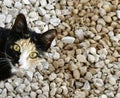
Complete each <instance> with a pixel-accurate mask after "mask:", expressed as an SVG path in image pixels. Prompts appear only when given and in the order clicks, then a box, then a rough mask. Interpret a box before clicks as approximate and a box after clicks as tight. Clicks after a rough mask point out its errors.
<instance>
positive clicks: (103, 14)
mask: <svg viewBox="0 0 120 98" xmlns="http://www.w3.org/2000/svg"><path fill="white" fill-rule="evenodd" d="M100 15H101V16H102V17H103V16H105V15H106V11H105V10H104V9H103V8H100Z"/></svg>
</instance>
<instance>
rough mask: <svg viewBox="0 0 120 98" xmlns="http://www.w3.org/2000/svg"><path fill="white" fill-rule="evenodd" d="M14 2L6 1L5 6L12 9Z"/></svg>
mask: <svg viewBox="0 0 120 98" xmlns="http://www.w3.org/2000/svg"><path fill="white" fill-rule="evenodd" d="M12 2H13V1H12V0H4V1H3V4H4V5H6V6H7V7H12Z"/></svg>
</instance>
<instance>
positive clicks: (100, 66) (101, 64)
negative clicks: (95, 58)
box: [95, 61, 105, 68]
mask: <svg viewBox="0 0 120 98" xmlns="http://www.w3.org/2000/svg"><path fill="white" fill-rule="evenodd" d="M104 66H105V63H104V61H99V62H97V63H96V64H95V67H97V68H103V67H104Z"/></svg>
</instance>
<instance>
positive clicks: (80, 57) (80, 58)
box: [76, 54, 87, 63]
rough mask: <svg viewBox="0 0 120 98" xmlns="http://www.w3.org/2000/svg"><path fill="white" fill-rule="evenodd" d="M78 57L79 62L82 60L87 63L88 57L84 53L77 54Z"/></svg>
mask: <svg viewBox="0 0 120 98" xmlns="http://www.w3.org/2000/svg"><path fill="white" fill-rule="evenodd" d="M76 58H77V60H78V61H79V62H82V63H85V62H86V61H87V60H86V57H85V56H84V55H81V54H79V55H77V57H76Z"/></svg>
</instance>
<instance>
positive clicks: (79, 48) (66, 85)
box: [0, 0, 120, 98]
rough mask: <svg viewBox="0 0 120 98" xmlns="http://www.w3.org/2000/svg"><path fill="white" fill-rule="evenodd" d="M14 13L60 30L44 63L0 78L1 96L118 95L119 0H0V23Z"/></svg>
mask: <svg viewBox="0 0 120 98" xmlns="http://www.w3.org/2000/svg"><path fill="white" fill-rule="evenodd" d="M18 13H24V14H25V16H26V18H27V22H28V26H29V27H30V28H31V29H32V30H35V31H36V32H38V33H42V32H44V31H47V30H48V29H52V28H56V29H57V31H58V35H57V36H56V39H55V40H54V41H53V43H52V46H51V49H49V51H48V53H46V54H47V56H49V57H48V58H47V59H46V60H45V61H44V62H43V63H42V64H41V65H43V66H44V68H43V69H41V68H40V66H38V67H37V68H36V69H35V70H31V71H24V70H20V71H19V72H18V74H17V75H16V76H14V77H12V78H11V79H8V80H7V81H2V82H0V98H120V0H2V1H1V0H0V27H6V28H11V25H12V24H13V22H14V19H15V17H16V15H17V14H18ZM48 65H49V67H48Z"/></svg>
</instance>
